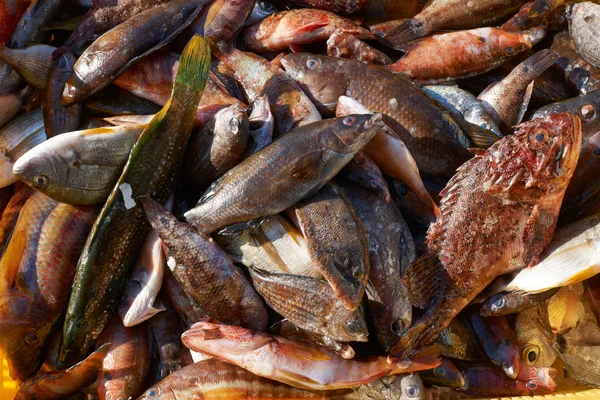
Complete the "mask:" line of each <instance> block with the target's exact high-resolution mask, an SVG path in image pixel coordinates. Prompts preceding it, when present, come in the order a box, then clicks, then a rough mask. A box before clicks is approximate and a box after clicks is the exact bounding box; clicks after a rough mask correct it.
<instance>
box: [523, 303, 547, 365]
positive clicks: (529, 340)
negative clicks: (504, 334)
mask: <svg viewBox="0 0 600 400" xmlns="http://www.w3.org/2000/svg"><path fill="white" fill-rule="evenodd" d="M544 308H545V305H544V304H542V305H540V306H538V307H534V308H530V309H527V310H525V311H521V312H520V313H518V314H517V318H516V319H515V334H516V335H517V344H518V345H519V349H520V351H521V365H522V366H523V365H528V366H531V367H550V366H551V365H552V364H554V361H555V360H556V357H557V354H556V352H555V350H554V349H553V348H552V341H553V339H552V337H553V335H552V333H551V331H550V326H548V322H547V321H546V322H545V319H547V316H546V312H545V311H544Z"/></svg>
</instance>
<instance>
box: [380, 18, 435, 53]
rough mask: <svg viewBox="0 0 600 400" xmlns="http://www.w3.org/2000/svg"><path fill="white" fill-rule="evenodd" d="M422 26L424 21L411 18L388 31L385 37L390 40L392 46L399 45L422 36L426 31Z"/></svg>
mask: <svg viewBox="0 0 600 400" xmlns="http://www.w3.org/2000/svg"><path fill="white" fill-rule="evenodd" d="M422 26H423V23H422V22H419V21H415V20H414V19H409V20H408V21H405V22H403V23H402V24H400V25H398V26H397V27H395V28H394V29H392V30H391V31H389V32H388V33H386V34H385V35H384V36H383V39H384V40H387V41H388V42H390V43H391V44H392V46H394V47H397V46H400V45H403V44H405V43H407V42H410V41H411V40H414V39H419V38H420V37H422V36H423V33H425V32H423V29H421V27H422Z"/></svg>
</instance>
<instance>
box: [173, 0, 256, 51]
mask: <svg viewBox="0 0 600 400" xmlns="http://www.w3.org/2000/svg"><path fill="white" fill-rule="evenodd" d="M253 8H254V2H253V1H238V0H217V1H214V2H212V3H211V4H210V5H209V6H208V7H205V9H204V10H202V13H200V15H199V16H198V17H196V19H195V20H194V21H193V22H192V23H191V24H190V26H189V28H187V29H186V31H185V32H184V33H183V34H182V37H183V39H184V41H185V39H186V38H187V37H188V36H192V35H193V34H200V35H204V36H213V37H216V38H218V39H219V40H224V41H226V42H231V41H233V40H234V39H235V38H236V37H237V36H238V34H239V33H240V31H241V30H242V28H243V27H244V24H245V22H246V20H247V19H248V17H249V16H250V13H251V12H252V9H253Z"/></svg>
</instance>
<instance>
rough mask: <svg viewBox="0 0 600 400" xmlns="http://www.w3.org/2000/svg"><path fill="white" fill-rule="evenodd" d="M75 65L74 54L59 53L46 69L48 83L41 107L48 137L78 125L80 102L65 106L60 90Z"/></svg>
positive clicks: (75, 127)
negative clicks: (47, 69)
mask: <svg viewBox="0 0 600 400" xmlns="http://www.w3.org/2000/svg"><path fill="white" fill-rule="evenodd" d="M74 65H75V56H73V54H71V53H68V52H67V53H64V54H61V55H60V56H59V57H58V58H57V59H55V60H54V61H53V62H52V64H51V66H50V70H49V71H48V83H47V84H46V87H45V89H46V90H45V92H44V98H43V100H42V103H43V104H42V109H43V110H44V127H45V129H46V135H47V136H48V137H49V138H50V137H53V136H56V135H60V134H61V133H65V132H72V131H74V130H76V129H77V127H78V126H79V120H80V117H81V104H79V103H76V104H72V105H70V106H69V107H65V106H63V105H62V103H61V98H62V92H63V88H64V85H65V82H66V81H67V79H68V77H69V75H70V74H71V72H72V71H73V66H74Z"/></svg>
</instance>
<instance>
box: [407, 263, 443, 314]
mask: <svg viewBox="0 0 600 400" xmlns="http://www.w3.org/2000/svg"><path fill="white" fill-rule="evenodd" d="M441 266H442V265H441V263H440V261H439V259H438V257H437V255H436V254H433V253H426V254H424V255H422V256H421V257H419V258H417V259H416V260H415V261H414V262H413V263H412V264H410V265H409V266H408V267H407V268H406V271H404V277H403V278H402V280H403V282H404V284H405V285H406V287H407V288H408V291H409V293H410V295H411V301H412V304H413V306H415V307H419V308H422V309H425V308H427V307H429V305H430V304H431V303H433V300H434V299H435V298H436V296H437V295H439V291H440V288H441V286H442V280H441V279H440V271H441V269H442V268H441Z"/></svg>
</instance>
